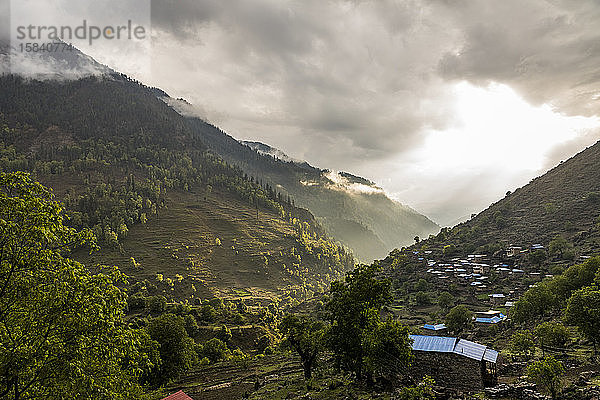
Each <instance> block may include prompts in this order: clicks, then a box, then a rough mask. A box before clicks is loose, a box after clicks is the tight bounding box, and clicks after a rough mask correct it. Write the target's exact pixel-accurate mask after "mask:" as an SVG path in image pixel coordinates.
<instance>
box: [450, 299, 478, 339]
mask: <svg viewBox="0 0 600 400" xmlns="http://www.w3.org/2000/svg"><path fill="white" fill-rule="evenodd" d="M472 319H473V313H472V312H471V311H469V309H468V308H467V307H465V306H464V305H462V304H461V305H458V306H456V307H454V308H452V310H450V312H449V313H448V315H446V326H447V327H448V330H449V331H450V332H454V333H455V334H459V333H461V332H463V331H464V330H465V329H467V328H469V327H470V326H471V322H472Z"/></svg>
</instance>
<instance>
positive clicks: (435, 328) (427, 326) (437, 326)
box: [423, 324, 446, 331]
mask: <svg viewBox="0 0 600 400" xmlns="http://www.w3.org/2000/svg"><path fill="white" fill-rule="evenodd" d="M423 328H424V329H429V330H430V331H440V330H442V329H446V325H445V324H435V325H432V324H425V325H423Z"/></svg>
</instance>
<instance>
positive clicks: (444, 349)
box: [410, 325, 498, 363]
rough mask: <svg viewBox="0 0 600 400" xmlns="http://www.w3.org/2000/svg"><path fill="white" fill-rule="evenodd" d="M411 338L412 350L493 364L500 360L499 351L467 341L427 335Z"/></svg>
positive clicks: (412, 336) (411, 336)
mask: <svg viewBox="0 0 600 400" xmlns="http://www.w3.org/2000/svg"><path fill="white" fill-rule="evenodd" d="M431 326H434V325H431ZM410 338H411V339H412V340H413V344H412V349H413V350H417V351H433V352H439V353H455V354H459V355H461V356H464V357H468V358H472V359H473V360H477V361H482V360H485V361H489V362H492V363H495V362H496V361H497V359H498V352H497V351H495V350H492V349H488V348H487V347H486V346H485V345H483V344H479V343H474V342H471V341H469V340H465V339H457V338H452V337H442V336H425V335H410Z"/></svg>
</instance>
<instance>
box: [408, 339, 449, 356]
mask: <svg viewBox="0 0 600 400" xmlns="http://www.w3.org/2000/svg"><path fill="white" fill-rule="evenodd" d="M410 338H411V339H412V340H413V344H412V349H413V350H420V351H436V352H441V353H452V351H453V350H454V346H455V345H456V338H450V337H442V336H423V335H410Z"/></svg>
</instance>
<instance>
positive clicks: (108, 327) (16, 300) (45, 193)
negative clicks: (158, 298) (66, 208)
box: [0, 173, 150, 400]
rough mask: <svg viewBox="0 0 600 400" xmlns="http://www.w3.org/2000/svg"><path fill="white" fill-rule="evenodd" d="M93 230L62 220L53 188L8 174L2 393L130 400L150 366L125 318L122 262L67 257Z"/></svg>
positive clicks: (0, 274) (1, 205)
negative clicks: (86, 262) (97, 268)
mask: <svg viewBox="0 0 600 400" xmlns="http://www.w3.org/2000/svg"><path fill="white" fill-rule="evenodd" d="M84 244H88V245H92V246H93V245H94V238H93V236H92V235H91V234H90V232H89V231H81V232H78V231H76V230H74V229H72V228H68V227H66V226H65V225H64V224H63V210H62V208H61V205H60V204H59V203H57V202H56V201H54V200H53V195H52V193H51V191H50V190H48V189H46V188H44V187H43V186H42V185H40V184H39V183H37V182H34V181H33V180H32V179H31V178H30V177H29V175H28V174H25V173H10V174H6V173H0V397H2V398H8V399H14V400H17V399H41V398H44V399H65V398H77V399H83V398H95V399H126V398H132V397H136V396H138V395H139V387H138V386H137V384H136V383H135V381H136V378H137V376H138V375H139V374H141V373H142V372H143V370H144V369H146V368H147V367H149V365H148V364H149V362H150V361H149V360H148V359H147V358H146V359H144V355H143V354H140V353H139V351H138V349H139V348H141V347H143V346H142V341H144V339H145V338H144V337H143V335H141V334H140V333H139V332H136V331H133V330H130V329H129V328H128V327H127V326H126V325H125V324H124V323H123V319H122V317H123V309H124V308H125V306H126V301H125V295H124V293H123V292H122V291H121V290H119V289H118V288H117V287H116V286H115V283H116V282H120V281H122V280H123V276H122V275H121V274H120V273H119V271H118V270H116V269H106V270H104V271H103V272H102V273H99V274H96V275H92V274H91V273H90V272H89V271H88V270H87V269H86V268H85V267H84V266H83V265H82V264H80V263H78V262H76V261H74V260H71V259H69V258H68V255H69V253H70V252H71V251H72V250H73V249H75V248H77V247H79V246H82V245H84Z"/></svg>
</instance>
